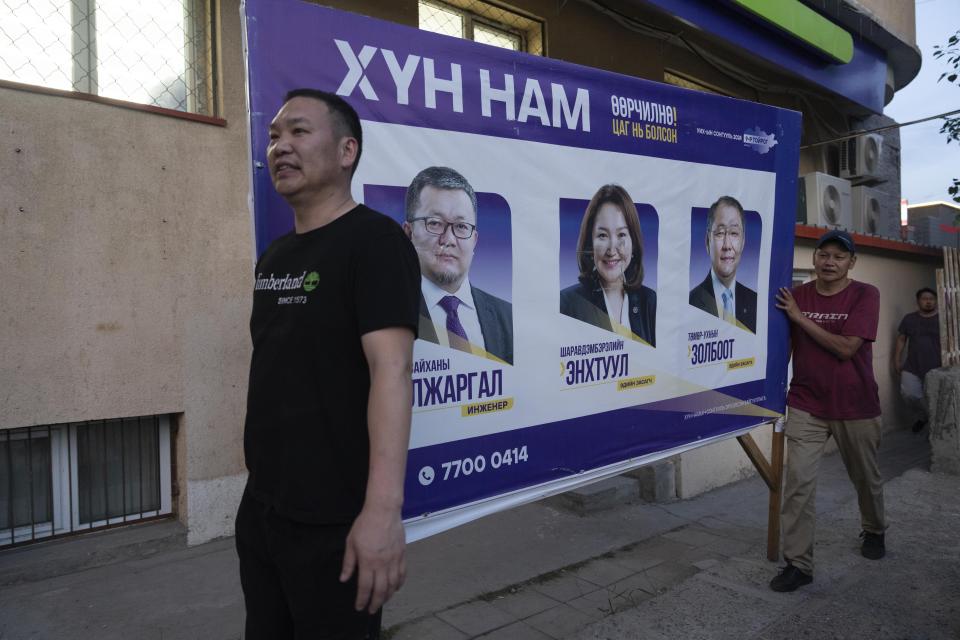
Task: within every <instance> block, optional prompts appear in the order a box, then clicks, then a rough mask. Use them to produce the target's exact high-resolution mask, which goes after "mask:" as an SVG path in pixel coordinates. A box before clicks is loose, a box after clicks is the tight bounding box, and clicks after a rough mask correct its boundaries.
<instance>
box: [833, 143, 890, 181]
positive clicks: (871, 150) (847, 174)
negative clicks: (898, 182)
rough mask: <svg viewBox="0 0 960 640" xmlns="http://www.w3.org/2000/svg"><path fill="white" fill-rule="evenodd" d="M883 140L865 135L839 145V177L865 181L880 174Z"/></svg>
mask: <svg viewBox="0 0 960 640" xmlns="http://www.w3.org/2000/svg"><path fill="white" fill-rule="evenodd" d="M882 154H883V138H882V137H881V136H879V135H877V134H875V133H865V134H863V135H861V136H857V137H856V138H851V139H849V140H844V141H843V142H841V143H840V177H841V178H851V179H862V180H867V179H870V178H876V177H878V175H879V172H880V157H881V156H882Z"/></svg>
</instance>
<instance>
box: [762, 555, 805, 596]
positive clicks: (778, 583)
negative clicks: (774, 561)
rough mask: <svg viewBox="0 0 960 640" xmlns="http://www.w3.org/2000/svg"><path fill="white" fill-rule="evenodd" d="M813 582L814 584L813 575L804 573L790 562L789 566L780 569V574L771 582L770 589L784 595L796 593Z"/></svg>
mask: <svg viewBox="0 0 960 640" xmlns="http://www.w3.org/2000/svg"><path fill="white" fill-rule="evenodd" d="M811 582H813V576H812V575H810V574H809V573H804V572H803V571H801V570H800V569H797V568H796V567H795V566H793V565H792V564H790V563H789V562H788V563H787V566H785V567H784V568H783V569H780V573H779V574H777V576H776V577H775V578H774V579H773V580H771V581H770V588H771V589H773V590H774V591H779V592H781V593H784V592H787V591H796V590H797V589H799V588H800V587H802V586H803V585H805V584H810V583H811Z"/></svg>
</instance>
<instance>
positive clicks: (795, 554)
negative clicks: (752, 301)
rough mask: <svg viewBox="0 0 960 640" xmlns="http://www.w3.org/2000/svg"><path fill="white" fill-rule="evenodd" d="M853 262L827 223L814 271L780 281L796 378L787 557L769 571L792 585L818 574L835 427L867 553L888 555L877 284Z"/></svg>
mask: <svg viewBox="0 0 960 640" xmlns="http://www.w3.org/2000/svg"><path fill="white" fill-rule="evenodd" d="M856 262H857V256H856V245H854V242H853V238H851V237H850V234H848V233H847V232H846V231H838V230H834V231H828V232H827V233H825V234H823V236H821V238H820V239H819V240H818V241H817V247H816V249H815V250H814V253H813V267H814V271H815V272H816V275H817V278H816V280H814V281H812V282H808V283H806V284H803V285H801V286H799V287H796V288H795V289H793V290H792V291H791V290H788V289H785V288H784V289H780V292H779V294H778V295H777V308H779V309H782V310H783V311H784V312H785V313H786V314H787V317H788V318H789V319H790V323H791V326H790V339H791V343H792V348H793V380H791V382H790V393H789V394H788V396H787V406H789V407H790V408H789V412H788V419H787V427H786V436H787V441H788V443H789V445H788V447H789V463H788V465H787V482H786V488H785V490H784V502H783V510H782V513H781V516H782V519H781V523H782V528H783V556H784V559H786V561H787V565H786V566H785V567H784V568H783V569H781V571H780V574H779V575H777V576H776V577H775V578H774V579H773V580H771V581H770V588H771V589H773V590H774V591H793V590H795V589H797V588H798V587H801V586H803V585H805V584H809V583H810V582H812V581H813V540H814V529H815V523H816V506H815V500H816V490H817V470H818V468H819V466H820V458H821V456H822V455H823V451H824V448H825V446H826V444H827V440H828V439H829V438H830V437H831V436H833V438H834V439H835V440H836V442H837V448H838V449H839V450H840V456H841V458H842V459H843V463H844V466H846V468H847V474H848V475H849V476H850V480H851V481H852V482H853V485H854V487H855V488H856V490H857V497H858V501H859V505H860V520H861V526H862V528H863V533H861V534H860V535H861V537H862V538H863V544H862V546H861V548H860V550H861V553H862V554H863V555H864V557H866V558H870V559H872V560H878V559H880V558H882V557H883V555H884V539H883V538H884V534H883V532H884V530H885V529H886V521H885V519H884V514H883V483H882V480H881V477H880V468H879V465H878V464H877V448H878V447H879V446H880V435H881V423H880V398H879V395H878V393H877V383H876V381H875V380H874V377H873V349H872V344H873V341H874V340H875V339H876V337H877V323H878V320H879V308H880V294H879V292H878V291H877V289H876V287H874V286H871V285H869V284H865V283H863V282H857V281H856V280H851V279H850V278H849V277H847V273H848V272H849V271H850V269H852V268H853V266H854V265H855V264H856Z"/></svg>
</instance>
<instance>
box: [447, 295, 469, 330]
mask: <svg viewBox="0 0 960 640" xmlns="http://www.w3.org/2000/svg"><path fill="white" fill-rule="evenodd" d="M461 304H463V302H462V301H461V300H460V298H458V297H457V296H444V297H442V298H440V307H441V308H442V309H443V310H444V311H446V312H447V331H449V332H450V333H452V334H453V335H456V336H460V337H461V338H463V339H464V340H466V339H467V332H466V331H465V330H464V328H463V325H462V324H460V316H459V315H457V307H459V306H460V305H461Z"/></svg>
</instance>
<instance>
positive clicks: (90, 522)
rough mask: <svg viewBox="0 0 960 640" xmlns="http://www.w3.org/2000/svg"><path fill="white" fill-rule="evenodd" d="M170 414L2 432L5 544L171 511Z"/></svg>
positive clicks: (0, 504) (0, 524)
mask: <svg viewBox="0 0 960 640" xmlns="http://www.w3.org/2000/svg"><path fill="white" fill-rule="evenodd" d="M171 455H172V450H171V428H170V417H169V416H142V417H138V418H123V419H112V420H96V421H91V422H75V423H69V424H56V425H45V426H40V427H25V428H20V429H0V548H2V547H4V546H9V545H13V544H20V543H25V542H34V541H37V540H42V539H45V538H50V537H53V536H59V535H62V534H68V533H73V532H77V531H89V530H91V529H100V528H103V527H109V526H113V525H119V524H126V523H129V522H135V521H137V520H145V519H149V518H157V517H162V516H165V515H169V514H170V513H171V512H172V510H173V509H172V507H173V505H172V499H173V498H172V490H171V486H172V464H171Z"/></svg>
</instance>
